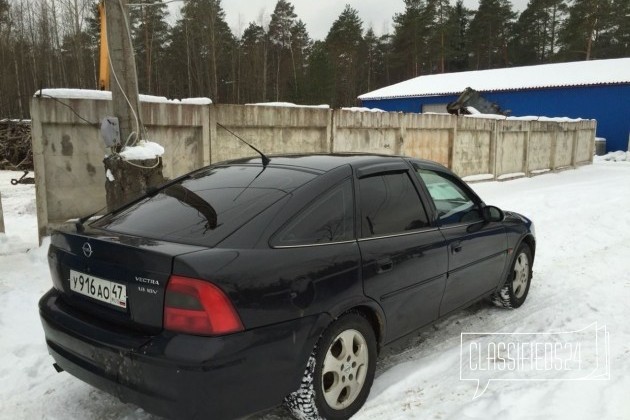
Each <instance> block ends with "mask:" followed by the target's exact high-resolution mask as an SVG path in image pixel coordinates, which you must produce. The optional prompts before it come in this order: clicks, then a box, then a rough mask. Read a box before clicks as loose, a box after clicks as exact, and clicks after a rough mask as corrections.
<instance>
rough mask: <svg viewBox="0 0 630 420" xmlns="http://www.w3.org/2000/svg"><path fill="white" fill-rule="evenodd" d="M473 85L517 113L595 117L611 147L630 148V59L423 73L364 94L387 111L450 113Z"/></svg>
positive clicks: (368, 103)
mask: <svg viewBox="0 0 630 420" xmlns="http://www.w3.org/2000/svg"><path fill="white" fill-rule="evenodd" d="M467 87H471V88H473V89H475V90H477V91H479V92H480V93H481V95H482V96H483V97H484V98H486V99H488V100H490V101H492V102H495V103H497V104H499V106H501V108H502V109H509V110H511V114H510V115H512V116H545V117H570V118H583V119H595V120H597V136H598V137H604V138H606V148H607V150H608V151H614V150H628V141H629V140H630V138H629V137H630V58H620V59H611V60H594V61H581V62H572V63H559V64H544V65H538V66H527V67H512V68H506V69H493V70H481V71H469V72H460V73H445V74H435V75H428V76H420V77H416V78H414V79H411V80H407V81H404V82H401V83H398V84H395V85H392V86H388V87H384V88H382V89H378V90H375V91H373V92H370V93H366V94H364V95H361V96H359V99H360V100H361V103H362V105H363V106H364V107H367V108H380V109H383V110H385V111H402V112H446V104H448V103H449V102H452V101H454V100H455V99H457V97H458V96H459V95H460V94H461V92H463V90H464V89H465V88H467Z"/></svg>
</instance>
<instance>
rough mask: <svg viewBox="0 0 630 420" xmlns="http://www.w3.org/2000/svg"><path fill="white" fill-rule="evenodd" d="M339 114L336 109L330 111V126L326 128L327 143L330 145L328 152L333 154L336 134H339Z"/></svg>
mask: <svg viewBox="0 0 630 420" xmlns="http://www.w3.org/2000/svg"><path fill="white" fill-rule="evenodd" d="M337 112H339V111H338V110H336V109H331V110H330V118H329V119H328V126H327V127H326V142H327V143H328V152H329V153H333V152H334V151H335V134H336V132H337Z"/></svg>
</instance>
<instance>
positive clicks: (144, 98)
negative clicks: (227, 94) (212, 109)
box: [33, 89, 212, 105]
mask: <svg viewBox="0 0 630 420" xmlns="http://www.w3.org/2000/svg"><path fill="white" fill-rule="evenodd" d="M33 96H34V97H39V96H43V97H45V98H56V99H96V100H102V101H111V100H112V93H111V92H110V91H107V90H91V89H40V90H38V91H37V92H35V94H34V95H33ZM139 98H140V102H146V103H156V104H160V103H171V104H179V103H181V104H186V105H209V104H211V103H212V100H211V99H210V98H187V99H182V100H181V101H180V100H179V99H168V98H166V97H164V96H153V95H143V94H140V96H139Z"/></svg>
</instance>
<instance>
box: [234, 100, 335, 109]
mask: <svg viewBox="0 0 630 420" xmlns="http://www.w3.org/2000/svg"><path fill="white" fill-rule="evenodd" d="M245 105H249V106H275V107H280V108H320V109H330V105H326V104H323V105H298V104H294V103H291V102H259V103H255V104H245Z"/></svg>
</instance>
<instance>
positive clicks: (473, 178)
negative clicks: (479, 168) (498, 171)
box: [462, 174, 494, 182]
mask: <svg viewBox="0 0 630 420" xmlns="http://www.w3.org/2000/svg"><path fill="white" fill-rule="evenodd" d="M462 179H463V180H464V181H466V182H477V181H488V180H490V179H494V175H493V174H479V175H468V176H465V177H463V178H462Z"/></svg>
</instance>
